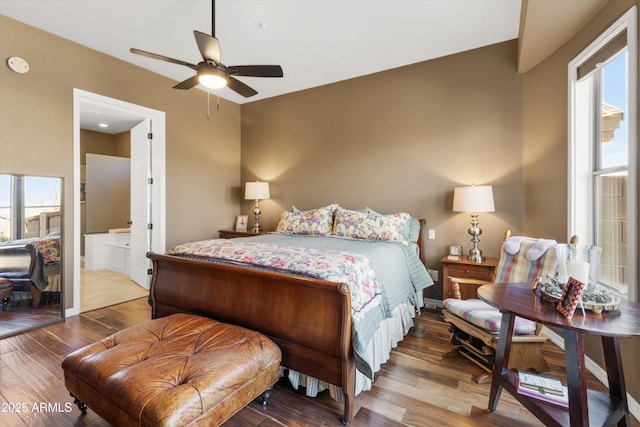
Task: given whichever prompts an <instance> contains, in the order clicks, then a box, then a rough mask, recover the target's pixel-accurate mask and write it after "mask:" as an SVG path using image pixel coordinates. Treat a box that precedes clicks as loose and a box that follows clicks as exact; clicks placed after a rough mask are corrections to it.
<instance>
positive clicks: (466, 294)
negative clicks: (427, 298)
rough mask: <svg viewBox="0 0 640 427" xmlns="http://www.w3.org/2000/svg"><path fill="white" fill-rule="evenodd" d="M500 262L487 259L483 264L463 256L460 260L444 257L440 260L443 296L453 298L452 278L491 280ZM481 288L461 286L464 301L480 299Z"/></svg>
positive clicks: (467, 285)
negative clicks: (478, 292) (450, 278)
mask: <svg viewBox="0 0 640 427" xmlns="http://www.w3.org/2000/svg"><path fill="white" fill-rule="evenodd" d="M497 263H498V260H497V259H496V258H486V259H485V260H484V261H483V262H482V263H477V262H473V261H469V260H468V259H467V257H466V256H464V255H463V256H461V257H460V259H459V260H457V261H455V260H450V259H449V258H448V256H444V257H443V258H442V259H441V260H440V264H442V276H440V277H442V295H443V299H444V298H453V292H452V290H451V280H449V276H451V277H460V278H464V279H477V280H487V281H488V280H491V279H492V278H493V271H494V270H495V268H496V264H497ZM479 287H480V286H476V285H470V284H464V285H461V286H460V294H461V295H462V299H469V298H478V297H477V295H476V291H477V289H478V288H479Z"/></svg>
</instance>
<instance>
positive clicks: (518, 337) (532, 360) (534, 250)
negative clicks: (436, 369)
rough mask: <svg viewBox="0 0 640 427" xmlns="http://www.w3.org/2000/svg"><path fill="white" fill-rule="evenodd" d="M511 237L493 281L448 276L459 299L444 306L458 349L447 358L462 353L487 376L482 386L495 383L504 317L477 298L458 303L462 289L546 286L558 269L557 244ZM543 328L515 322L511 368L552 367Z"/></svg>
mask: <svg viewBox="0 0 640 427" xmlns="http://www.w3.org/2000/svg"><path fill="white" fill-rule="evenodd" d="M510 234H511V232H510V231H509V230H507V231H506V232H505V235H504V239H503V241H502V245H501V248H500V255H499V259H498V264H497V266H496V269H495V270H494V274H493V278H492V280H491V281H488V282H485V281H481V280H475V279H462V278H455V277H450V278H449V279H450V280H451V282H452V285H453V294H454V297H455V298H447V299H445V301H444V304H443V305H444V309H443V316H444V321H445V322H447V323H449V324H450V330H451V332H452V336H451V343H452V344H455V345H456V346H457V347H456V348H454V349H453V350H450V351H448V352H445V353H444V354H443V356H444V357H445V358H449V357H455V356H457V355H460V356H463V357H465V358H466V359H468V360H469V361H471V362H473V363H474V364H476V365H477V366H479V367H480V368H481V369H483V370H484V371H485V374H483V375H480V376H478V377H476V378H475V380H476V381H477V382H478V383H483V382H487V381H490V380H491V372H492V369H493V364H494V356H495V352H496V349H497V347H498V336H499V332H500V325H501V321H502V314H501V313H500V311H498V310H497V309H496V308H494V307H492V306H490V305H489V304H486V303H484V302H483V301H480V300H479V299H467V300H462V299H460V287H461V286H474V287H476V288H477V287H478V286H481V285H490V284H492V283H507V282H518V283H530V284H532V285H533V284H534V282H536V281H543V282H547V281H548V279H549V277H551V276H553V275H555V274H556V272H557V270H558V256H559V255H558V252H559V251H558V244H557V243H556V242H555V241H554V240H547V239H536V238H530V237H519V236H518V237H511V236H510ZM574 239H575V238H574ZM574 239H572V242H574V241H575V240H574ZM445 280H446V279H445ZM541 329H542V325H541V324H538V323H536V322H533V321H530V320H527V319H522V318H519V317H518V318H516V320H515V326H514V337H513V344H512V346H511V352H510V357H509V369H520V370H531V371H535V372H544V371H547V370H548V369H549V366H548V365H547V362H546V361H545V359H544V357H543V355H542V345H543V344H544V343H545V342H546V341H547V340H548V338H547V337H546V336H544V335H542V334H541V333H540V331H541Z"/></svg>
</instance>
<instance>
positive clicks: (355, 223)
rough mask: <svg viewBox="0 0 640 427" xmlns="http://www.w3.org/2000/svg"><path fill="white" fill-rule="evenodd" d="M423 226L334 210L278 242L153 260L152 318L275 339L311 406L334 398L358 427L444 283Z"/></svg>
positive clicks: (281, 227) (307, 214) (306, 219)
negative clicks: (363, 408) (199, 320)
mask: <svg viewBox="0 0 640 427" xmlns="http://www.w3.org/2000/svg"><path fill="white" fill-rule="evenodd" d="M423 227H424V220H420V221H418V220H416V219H415V218H411V217H410V216H409V215H407V214H392V215H381V214H378V213H376V212H373V211H371V210H369V209H366V210H363V211H351V210H347V209H343V208H341V207H339V206H337V205H330V206H327V207H324V208H319V209H316V210H311V211H297V210H295V209H294V210H293V211H291V212H284V213H283V216H282V218H281V220H280V223H279V224H278V231H277V232H276V233H270V234H267V235H261V236H255V237H249V238H242V239H230V240H223V239H214V240H211V241H202V242H192V243H188V244H184V245H178V246H177V247H175V248H172V249H171V250H170V251H168V252H167V254H164V255H161V254H155V253H149V254H148V256H149V258H150V259H151V260H152V262H153V276H152V281H151V291H150V298H151V304H152V317H153V318H157V317H162V316H167V315H169V314H173V313H176V312H188V313H193V314H201V315H205V316H207V317H212V318H215V319H217V320H220V321H223V322H227V323H232V324H237V325H241V326H244V327H247V328H249V329H253V330H257V331H259V332H262V333H264V334H266V335H267V336H269V337H271V338H272V339H273V340H274V341H275V342H276V343H277V344H278V345H279V346H280V348H281V349H282V352H283V359H282V366H283V374H286V375H287V376H288V378H289V380H290V381H291V383H292V385H293V386H294V387H296V388H297V387H298V386H304V387H305V388H306V392H307V395H310V396H314V395H315V394H317V393H318V392H319V391H321V390H324V389H329V392H330V393H331V396H332V397H334V398H335V399H337V400H343V401H344V413H343V423H345V424H348V423H349V422H350V421H351V417H352V412H353V403H354V399H355V396H356V395H357V394H358V393H359V392H361V391H364V390H368V389H370V388H371V382H372V380H373V379H374V376H375V372H376V371H377V370H379V369H380V365H381V364H382V363H384V362H385V361H386V360H387V359H388V357H389V354H390V352H391V349H392V348H393V347H395V346H396V345H397V343H398V342H399V341H400V340H401V339H402V337H403V336H404V335H405V334H406V333H407V332H408V330H409V328H411V326H413V320H412V319H413V317H414V316H415V315H416V312H417V310H419V308H420V307H421V306H422V291H423V290H424V289H425V288H426V287H428V286H431V285H432V284H433V281H432V280H431V278H430V277H429V275H428V274H427V271H426V269H425V268H424V265H423V263H422V262H421V261H420V254H424V247H423V246H424V239H423V238H422V230H423ZM309 265H313V267H314V270H313V271H311V272H310V271H306V270H305V268H306V267H307V266H309ZM336 266H337V267H336ZM334 267H336V268H334ZM340 268H342V269H340Z"/></svg>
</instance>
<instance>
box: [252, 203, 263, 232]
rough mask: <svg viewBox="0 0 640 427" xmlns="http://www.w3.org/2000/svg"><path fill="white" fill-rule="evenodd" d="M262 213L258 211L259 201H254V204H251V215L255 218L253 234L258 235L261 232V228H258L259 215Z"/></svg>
mask: <svg viewBox="0 0 640 427" xmlns="http://www.w3.org/2000/svg"><path fill="white" fill-rule="evenodd" d="M261 213H262V212H261V211H260V201H259V200H256V201H255V203H254V204H253V215H254V216H255V218H256V222H255V224H254V225H253V232H254V233H255V234H259V233H260V232H261V231H262V227H261V226H260V214H261Z"/></svg>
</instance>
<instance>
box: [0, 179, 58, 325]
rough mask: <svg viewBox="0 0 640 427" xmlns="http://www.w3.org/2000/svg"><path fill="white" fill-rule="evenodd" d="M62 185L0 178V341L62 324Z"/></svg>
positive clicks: (49, 180) (33, 180)
mask: <svg viewBox="0 0 640 427" xmlns="http://www.w3.org/2000/svg"><path fill="white" fill-rule="evenodd" d="M62 181H63V180H62V178H59V177H47V176H33V175H17V174H3V173H0V338H3V337H7V336H10V335H15V334H17V333H20V332H24V331H25V330H29V329H34V328H38V327H41V326H43V325H46V324H50V323H54V322H58V321H61V320H62V319H63V313H64V311H63V298H62V295H61V293H62V288H63V286H62V283H63V282H62V274H63V269H62V224H63V221H62V218H63V212H62V206H63V200H62V188H63V185H62V184H63V182H62Z"/></svg>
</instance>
